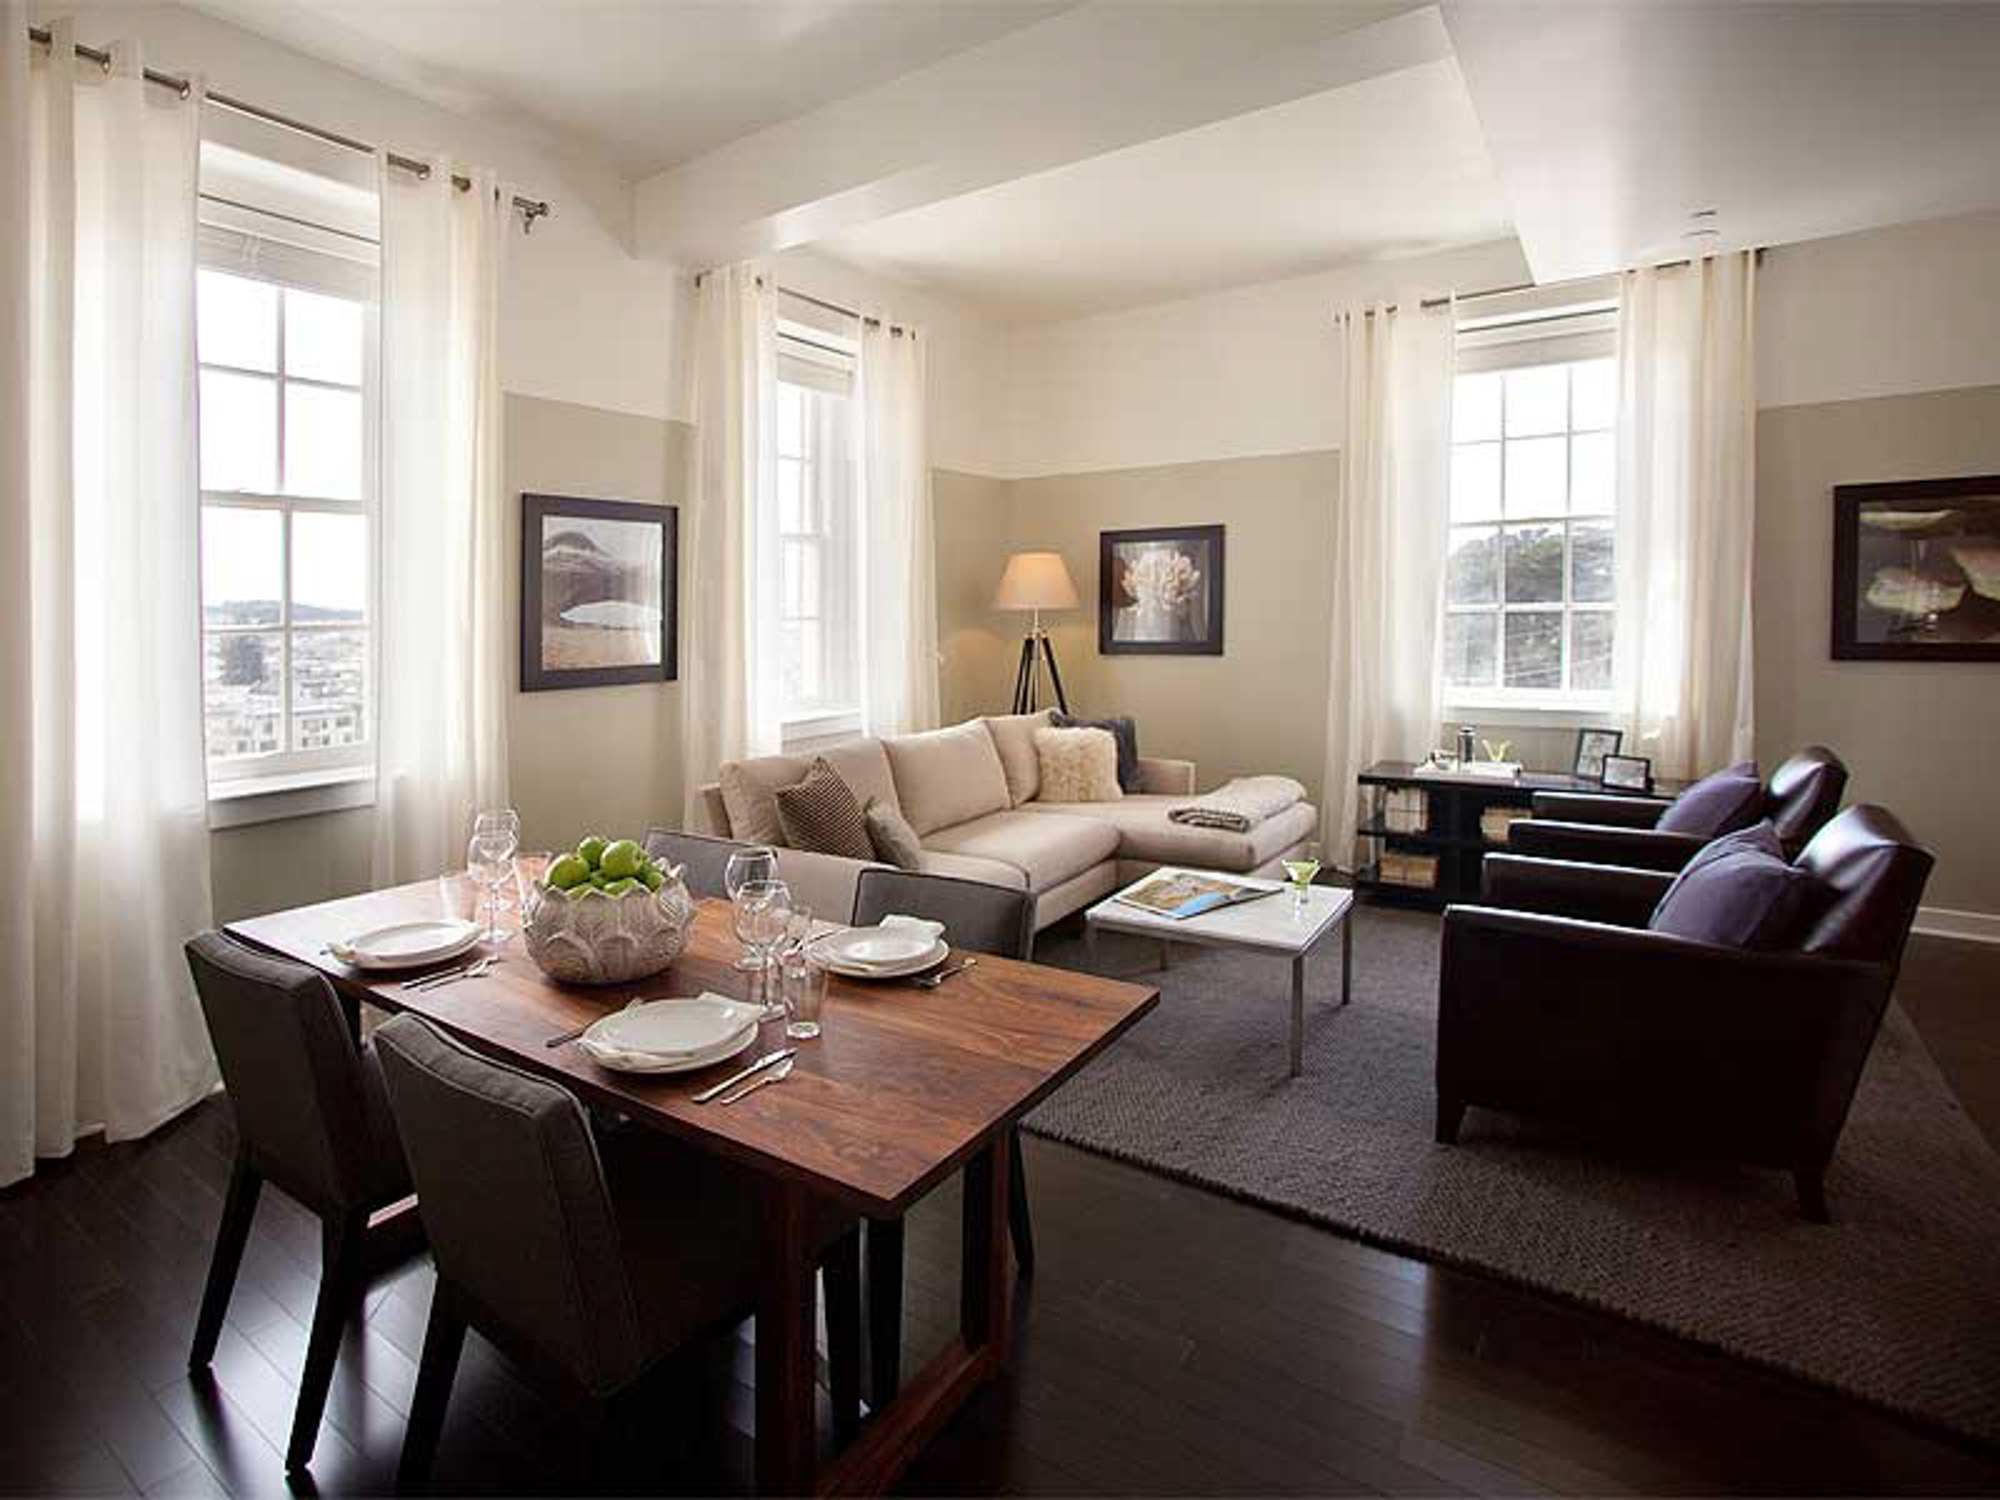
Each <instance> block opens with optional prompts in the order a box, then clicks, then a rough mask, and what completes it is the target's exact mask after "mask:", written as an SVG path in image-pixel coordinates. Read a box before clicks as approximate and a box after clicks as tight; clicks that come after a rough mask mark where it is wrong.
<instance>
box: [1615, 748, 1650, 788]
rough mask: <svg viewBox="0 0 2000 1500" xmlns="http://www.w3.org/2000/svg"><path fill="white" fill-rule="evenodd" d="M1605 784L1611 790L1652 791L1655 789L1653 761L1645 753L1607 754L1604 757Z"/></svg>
mask: <svg viewBox="0 0 2000 1500" xmlns="http://www.w3.org/2000/svg"><path fill="white" fill-rule="evenodd" d="M1604 785H1605V787H1606V789H1607V790H1610V791H1617V792H1650V791H1651V790H1652V789H1653V763H1652V762H1651V761H1650V760H1648V759H1647V758H1646V757H1645V756H1643V755H1607V756H1605V757H1604Z"/></svg>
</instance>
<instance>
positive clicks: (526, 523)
mask: <svg viewBox="0 0 2000 1500" xmlns="http://www.w3.org/2000/svg"><path fill="white" fill-rule="evenodd" d="M679 573H680V511H679V509H678V508H677V507H675V506H671V505H644V504H640V503H637V502H635V501H630V500H595V499H586V498H582V497H579V496H573V495H537V494H529V493H523V494H522V496H521V691H522V692H524V693H538V692H547V691H550V690H552V689H559V688H579V687H610V686H616V685H619V684H624V683H637V682H672V681H674V680H675V679H676V678H677V677H678V676H679V675H680V664H679V653H678V640H679V635H680V630H679V620H678V618H677V614H678V594H679V583H678V580H679Z"/></svg>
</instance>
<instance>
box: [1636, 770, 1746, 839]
mask: <svg viewBox="0 0 2000 1500" xmlns="http://www.w3.org/2000/svg"><path fill="white" fill-rule="evenodd" d="M1763 806H1764V783H1763V780H1762V779H1761V778H1760V777H1759V776H1758V775H1757V762H1756V761H1754V760H1744V761H1738V762H1737V763H1736V764H1735V765H1733V766H1730V767H1729V768H1728V769H1727V770H1722V771H1717V772H1715V773H1714V774H1713V775H1710V776H1704V777H1702V779H1701V780H1699V781H1697V782H1696V783H1695V784H1694V785H1693V786H1691V787H1689V788H1688V789H1687V790H1686V791H1684V792H1682V793H1681V794H1680V796H1679V797H1678V798H1676V799H1675V800H1674V803H1673V805H1672V806H1671V807H1669V808H1668V809H1667V810H1666V811H1665V812H1663V813H1661V814H1660V821H1659V822H1658V823H1656V824H1654V825H1653V826H1654V827H1656V828H1658V829H1659V830H1660V831H1661V832H1662V833H1692V834H1695V835H1697V836H1699V837H1701V838H1705V839H1712V838H1715V837H1717V836H1718V835H1721V834H1725V833H1734V832H1735V831H1736V830H1737V829H1739V828H1743V827H1747V826H1748V825H1749V824H1751V823H1753V822H1755V821H1756V818H1757V814H1758V813H1759V812H1760V811H1761V810H1762V809H1763Z"/></svg>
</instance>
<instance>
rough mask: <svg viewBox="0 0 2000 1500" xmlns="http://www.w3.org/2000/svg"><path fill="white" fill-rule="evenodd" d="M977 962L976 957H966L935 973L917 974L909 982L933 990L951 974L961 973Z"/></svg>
mask: <svg viewBox="0 0 2000 1500" xmlns="http://www.w3.org/2000/svg"><path fill="white" fill-rule="evenodd" d="M978 962H979V960H978V959H976V958H968V959H967V960H966V961H965V962H964V963H962V964H953V965H952V966H951V967H950V968H948V969H939V970H938V971H937V972H936V973H935V974H919V975H918V976H917V977H916V978H915V979H912V980H911V981H910V983H911V984H914V985H915V986H916V987H917V988H918V989H920V990H934V989H936V988H937V987H938V986H939V985H941V984H943V983H944V982H945V981H946V980H947V979H949V978H951V976H952V975H954V974H963V973H964V972H965V971H966V970H967V969H970V968H972V967H973V966H974V965H976V964H977V963H978Z"/></svg>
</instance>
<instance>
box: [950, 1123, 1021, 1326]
mask: <svg viewBox="0 0 2000 1500" xmlns="http://www.w3.org/2000/svg"><path fill="white" fill-rule="evenodd" d="M1010 1149H1012V1143H1011V1142H1010V1141H1009V1139H1008V1132H1007V1131H1004V1130H999V1131H995V1132H994V1133H993V1135H992V1136H990V1137H989V1138H988V1139H987V1142H986V1146H985V1149H984V1150H982V1151H980V1152H979V1154H978V1155H976V1156H974V1157H973V1158H972V1159H971V1160H970V1161H968V1162H967V1163H966V1164H965V1216H964V1229H963V1233H962V1239H961V1241H960V1243H961V1246H962V1248H961V1252H960V1253H961V1256H962V1258H963V1265H962V1267H961V1269H960V1272H959V1277H960V1280H959V1310H958V1326H959V1335H960V1337H962V1338H963V1339H964V1340H965V1347H966V1348H968V1349H971V1350H990V1351H991V1352H992V1353H993V1354H994V1355H995V1356H996V1357H997V1358H1000V1359H1005V1358H1006V1357H1007V1333H1008V1328H1007V1183H1008V1171H1007V1153H1008V1151H1009V1150H1010Z"/></svg>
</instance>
